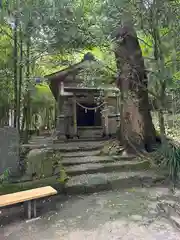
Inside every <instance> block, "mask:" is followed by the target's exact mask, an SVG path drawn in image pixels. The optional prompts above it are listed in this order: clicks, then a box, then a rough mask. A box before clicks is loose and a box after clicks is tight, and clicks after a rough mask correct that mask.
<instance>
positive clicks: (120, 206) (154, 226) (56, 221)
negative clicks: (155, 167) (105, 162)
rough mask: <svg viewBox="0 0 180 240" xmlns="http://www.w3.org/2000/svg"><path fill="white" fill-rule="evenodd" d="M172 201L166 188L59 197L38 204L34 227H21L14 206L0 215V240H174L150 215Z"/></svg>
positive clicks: (173, 232)
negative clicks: (160, 206)
mask: <svg viewBox="0 0 180 240" xmlns="http://www.w3.org/2000/svg"><path fill="white" fill-rule="evenodd" d="M178 194H179V195H180V193H177V195H178ZM178 197H179V196H174V197H173V198H172V196H171V194H170V193H169V190H168V189H167V188H131V189H128V190H121V191H108V192H101V193H95V194H91V195H81V196H60V195H59V196H56V197H53V198H50V199H49V200H47V201H43V202H42V201H41V202H39V204H38V214H39V216H40V218H39V219H37V220H34V221H30V222H28V221H26V219H25V218H24V213H23V208H22V207H20V206H17V207H14V208H11V209H5V210H2V212H1V214H0V225H1V228H0V240H41V239H42V240H60V239H61V240H64V239H68V240H71V239H72V240H75V239H78V240H86V239H87V240H96V239H98V240H105V239H108V240H109V239H114V240H115V239H122V240H136V239H137V240H141V239H146V240H155V239H157V240H165V239H169V240H179V239H180V232H179V231H178V229H176V228H174V227H173V226H172V225H171V223H170V222H169V220H168V219H166V218H163V217H161V216H160V215H159V217H157V210H156V206H157V203H158V202H162V201H165V200H166V201H169V202H174V201H177V199H178Z"/></svg>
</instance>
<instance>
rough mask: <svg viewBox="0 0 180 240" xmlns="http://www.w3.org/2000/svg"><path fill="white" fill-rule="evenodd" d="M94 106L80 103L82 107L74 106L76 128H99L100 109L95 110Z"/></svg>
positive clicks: (100, 121)
mask: <svg viewBox="0 0 180 240" xmlns="http://www.w3.org/2000/svg"><path fill="white" fill-rule="evenodd" d="M96 107H97V105H96V104H94V103H93V104H87V103H82V105H81V106H80V105H78V104H77V105H76V116H77V126H78V127H93V126H101V125H102V119H101V112H100V108H96Z"/></svg>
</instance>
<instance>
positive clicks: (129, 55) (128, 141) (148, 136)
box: [115, 24, 156, 151]
mask: <svg viewBox="0 0 180 240" xmlns="http://www.w3.org/2000/svg"><path fill="white" fill-rule="evenodd" d="M115 56H116V61H117V68H118V72H119V77H118V82H117V84H118V87H119V88H120V90H121V101H122V102H123V104H122V105H121V106H122V109H121V127H120V140H121V142H122V144H123V145H125V146H126V147H128V148H129V149H131V150H132V149H133V148H134V149H146V150H149V151H151V150H152V146H153V145H154V144H155V143H156V132H155V128H154V125H153V123H152V118H151V114H150V107H149V100H148V89H147V86H148V83H147V75H146V71H145V66H144V59H143V57H142V52H141V48H140V45H139V42H138V38H137V35H136V32H135V30H134V29H133V26H132V25H131V24H125V25H124V26H123V27H122V28H120V29H119V30H118V33H117V35H116V48H115Z"/></svg>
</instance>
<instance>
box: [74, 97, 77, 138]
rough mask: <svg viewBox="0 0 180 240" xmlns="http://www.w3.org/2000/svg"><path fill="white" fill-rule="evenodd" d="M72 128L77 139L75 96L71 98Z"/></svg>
mask: <svg viewBox="0 0 180 240" xmlns="http://www.w3.org/2000/svg"><path fill="white" fill-rule="evenodd" d="M73 128H74V137H77V134H78V133H77V112H76V96H75V95H74V97H73Z"/></svg>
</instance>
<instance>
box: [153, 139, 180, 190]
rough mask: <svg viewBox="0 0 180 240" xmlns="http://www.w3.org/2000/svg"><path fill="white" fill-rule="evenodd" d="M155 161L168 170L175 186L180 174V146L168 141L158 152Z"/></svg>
mask: <svg viewBox="0 0 180 240" xmlns="http://www.w3.org/2000/svg"><path fill="white" fill-rule="evenodd" d="M155 160H156V162H157V164H158V165H159V166H160V167H161V166H162V167H165V168H167V170H168V173H169V177H170V180H171V181H172V183H173V184H174V186H175V184H176V183H177V181H178V180H179V173H180V146H179V145H177V144H175V143H174V142H173V143H172V142H168V141H167V143H166V144H163V145H161V147H160V148H159V149H158V150H157V151H156V154H155Z"/></svg>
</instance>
